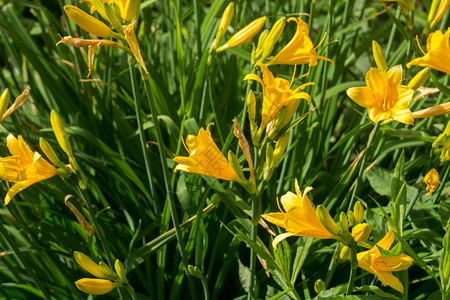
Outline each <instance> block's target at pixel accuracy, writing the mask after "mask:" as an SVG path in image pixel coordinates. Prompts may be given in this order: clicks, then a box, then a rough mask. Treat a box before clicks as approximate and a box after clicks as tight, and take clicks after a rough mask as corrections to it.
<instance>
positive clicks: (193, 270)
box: [187, 265, 203, 279]
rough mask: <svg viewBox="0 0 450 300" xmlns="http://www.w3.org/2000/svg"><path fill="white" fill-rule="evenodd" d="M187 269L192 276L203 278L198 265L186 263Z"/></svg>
mask: <svg viewBox="0 0 450 300" xmlns="http://www.w3.org/2000/svg"><path fill="white" fill-rule="evenodd" d="M187 269H188V272H189V274H191V275H192V276H195V277H197V278H200V279H201V278H203V273H202V270H200V268H199V267H197V266H193V265H188V267H187Z"/></svg>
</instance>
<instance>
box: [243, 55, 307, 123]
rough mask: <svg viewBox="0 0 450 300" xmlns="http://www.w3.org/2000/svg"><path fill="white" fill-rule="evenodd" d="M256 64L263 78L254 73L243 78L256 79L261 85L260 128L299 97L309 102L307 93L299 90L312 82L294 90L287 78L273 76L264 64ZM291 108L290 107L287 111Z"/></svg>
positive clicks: (289, 106) (297, 100)
mask: <svg viewBox="0 0 450 300" xmlns="http://www.w3.org/2000/svg"><path fill="white" fill-rule="evenodd" d="M258 65H259V67H260V68H261V72H262V75H263V78H262V79H261V77H259V76H258V75H256V74H248V75H246V76H245V77H244V80H256V81H258V82H259V83H261V85H262V88H263V105H262V113H261V128H264V127H265V126H266V125H267V124H269V122H271V121H272V120H274V119H275V118H276V117H277V115H278V113H279V112H280V110H281V108H282V107H283V106H286V107H287V108H291V106H295V105H293V103H296V102H299V100H300V99H305V100H306V101H308V104H309V103H310V102H311V97H310V96H309V95H308V94H307V93H305V92H301V90H303V89H304V88H305V87H306V86H307V85H310V84H312V83H306V84H304V85H301V86H299V87H298V88H296V89H295V90H291V83H289V81H288V80H286V79H284V78H279V77H277V78H275V77H274V76H273V74H272V72H270V70H269V69H268V68H267V66H266V65H264V64H262V63H258ZM297 106H298V103H297ZM292 110H293V109H290V110H289V111H292ZM292 115H293V112H292Z"/></svg>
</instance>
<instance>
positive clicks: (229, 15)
mask: <svg viewBox="0 0 450 300" xmlns="http://www.w3.org/2000/svg"><path fill="white" fill-rule="evenodd" d="M233 15H234V2H230V4H228V6H227V7H226V8H225V10H224V11H223V14H222V18H221V19H220V23H219V28H218V29H217V33H216V38H215V39H214V42H213V44H212V45H211V49H215V48H216V47H217V45H219V43H220V41H221V40H222V37H223V36H224V34H225V32H227V30H228V26H230V23H231V19H233Z"/></svg>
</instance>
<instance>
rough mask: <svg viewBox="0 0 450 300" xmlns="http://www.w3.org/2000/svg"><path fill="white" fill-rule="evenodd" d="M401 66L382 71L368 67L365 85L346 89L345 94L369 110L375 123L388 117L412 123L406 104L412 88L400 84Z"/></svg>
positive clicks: (370, 116)
mask: <svg viewBox="0 0 450 300" xmlns="http://www.w3.org/2000/svg"><path fill="white" fill-rule="evenodd" d="M402 72H403V70H402V67H401V66H400V65H397V66H394V67H392V68H391V69H390V70H389V71H387V72H383V71H382V70H380V69H377V68H370V70H369V72H367V75H366V84H367V86H363V87H353V88H349V89H348V90H347V95H348V96H349V97H350V98H351V99H352V100H353V101H355V102H356V103H357V104H358V105H360V106H362V107H365V108H367V109H368V112H369V119H370V120H372V121H373V122H375V123H378V122H380V121H382V120H388V119H390V118H392V119H394V120H396V121H398V122H401V123H405V124H413V123H414V118H413V116H412V114H411V111H410V110H409V108H408V106H409V103H410V102H411V100H412V97H413V94H414V90H413V89H411V88H409V87H407V86H404V85H401V82H402V76H403V75H402Z"/></svg>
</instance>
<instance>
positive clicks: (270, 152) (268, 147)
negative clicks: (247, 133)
mask: <svg viewBox="0 0 450 300" xmlns="http://www.w3.org/2000/svg"><path fill="white" fill-rule="evenodd" d="M272 162H273V146H272V144H271V143H268V144H267V145H266V168H270V167H272V166H273V163H272Z"/></svg>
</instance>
